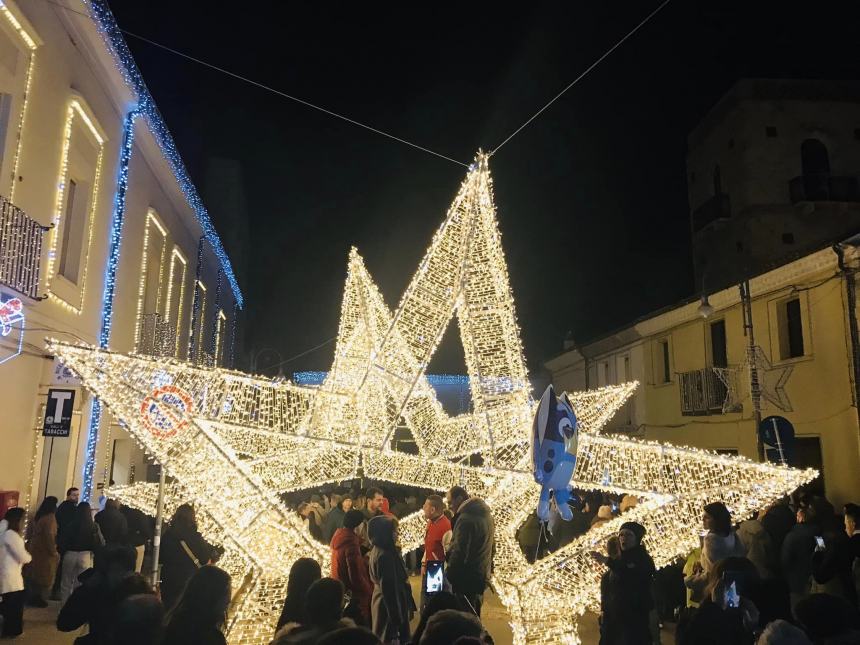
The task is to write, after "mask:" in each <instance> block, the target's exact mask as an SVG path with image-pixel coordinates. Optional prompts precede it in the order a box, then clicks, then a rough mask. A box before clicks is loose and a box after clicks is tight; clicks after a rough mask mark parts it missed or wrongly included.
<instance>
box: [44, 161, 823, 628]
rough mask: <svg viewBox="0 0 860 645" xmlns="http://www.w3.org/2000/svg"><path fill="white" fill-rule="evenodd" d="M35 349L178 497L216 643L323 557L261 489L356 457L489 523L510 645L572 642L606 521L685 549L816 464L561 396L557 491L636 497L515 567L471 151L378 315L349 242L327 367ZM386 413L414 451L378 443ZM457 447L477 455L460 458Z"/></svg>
mask: <svg viewBox="0 0 860 645" xmlns="http://www.w3.org/2000/svg"><path fill="white" fill-rule="evenodd" d="M455 314H456V316H457V322H458V326H459V329H460V336H461V339H462V343H463V347H464V350H465V357H466V366H467V370H468V373H469V377H470V387H471V394H472V402H473V411H472V412H471V413H469V414H462V415H459V416H453V417H452V416H449V415H447V414H446V413H445V412H444V411H443V409H442V406H441V405H440V403H439V402H438V400H437V399H436V396H435V393H434V391H433V388H432V387H431V386H430V384H429V383H428V381H427V378H426V376H425V370H426V368H427V365H428V363H429V361H430V358H431V357H432V356H433V353H434V351H435V349H436V346H437V344H438V342H439V340H440V339H441V337H442V334H443V332H444V330H445V328H446V327H447V325H448V324H449V322H450V321H451V318H452V317H453V316H454V315H455ZM52 347H53V351H54V352H55V353H56V354H57V355H58V356H60V357H61V358H62V360H63V361H64V362H65V363H66V364H67V365H68V366H69V367H70V368H72V369H73V370H74V371H75V372H77V373H78V374H79V375H80V376H81V378H82V380H83V382H84V384H85V385H86V387H88V388H89V389H90V390H91V391H92V392H93V393H94V394H95V395H97V396H98V397H100V398H101V399H102V401H103V402H104V403H105V404H106V405H108V406H109V407H110V409H111V410H112V412H113V414H114V415H115V416H116V417H117V418H118V419H119V420H120V421H121V422H122V423H123V424H124V425H125V426H126V428H127V429H128V431H129V432H130V434H131V435H132V436H133V437H134V438H135V439H136V440H137V441H138V442H139V443H140V445H141V446H142V447H143V448H144V449H145V450H146V451H147V452H148V453H149V454H150V455H151V456H152V457H153V458H154V459H155V460H156V461H157V462H159V463H160V464H162V465H163V467H164V469H165V470H166V472H167V474H169V475H170V476H171V477H172V478H174V479H175V483H174V484H172V485H171V486H170V489H169V491H168V495H167V508H166V512H167V513H168V514H170V513H171V512H172V510H173V509H174V508H175V507H176V505H177V504H179V503H181V502H183V501H191V502H193V503H194V505H195V506H196V508H197V512H198V516H199V518H200V524H201V530H202V531H203V533H204V535H206V537H207V538H208V539H210V540H212V541H214V542H217V543H219V544H222V545H223V546H224V548H225V554H224V557H223V558H222V560H221V561H220V562H219V566H223V567H224V568H226V569H227V570H228V571H229V572H230V573H231V574H232V575H233V579H234V580H239V581H242V583H241V585H236V586H237V587H239V589H238V591H237V593H236V594H235V597H234V602H233V606H232V609H231V612H230V620H229V623H228V627H229V640H230V642H231V643H266V642H268V641H269V639H270V638H271V635H272V632H273V630H274V624H275V621H276V619H277V616H278V614H279V611H280V608H281V605H282V603H283V599H284V595H285V592H286V580H287V575H288V572H289V568H290V566H291V564H292V563H293V562H294V561H295V560H296V558H299V557H302V556H311V557H315V558H317V559H319V560H320V561H321V562H322V563H323V570H324V571H325V570H327V562H328V558H329V554H328V547H326V546H324V545H322V544H320V543H318V542H316V541H314V540H313V539H312V538H311V537H310V535H309V534H308V533H307V530H306V529H305V527H304V525H303V524H302V522H301V521H300V519H299V518H298V517H297V516H296V515H295V514H294V513H292V512H290V511H289V510H287V509H286V508H285V507H284V506H283V504H282V502H281V500H280V499H279V494H280V493H285V492H289V491H296V490H301V489H305V488H310V487H315V486H318V485H321V484H326V483H330V482H339V481H342V480H347V479H350V478H353V477H354V476H356V474H357V473H358V472H359V469H361V471H362V472H363V473H364V476H365V477H368V478H370V479H374V480H384V481H389V482H394V483H399V484H405V485H410V486H420V487H424V488H428V489H433V490H437V491H444V490H446V489H447V488H448V487H450V486H452V485H454V484H459V485H462V486H465V488H466V489H467V490H468V491H469V492H470V493H471V494H473V495H477V496H479V497H482V498H484V499H485V500H486V501H487V503H488V504H489V505H490V507H491V508H492V510H493V513H494V516H495V520H496V535H495V538H496V555H495V561H494V574H493V579H492V584H493V587H494V589H495V591H496V593H497V594H498V595H499V597H500V598H501V600H502V602H503V603H504V604H505V606H506V607H507V609H508V611H509V612H510V617H511V628H512V630H513V634H514V641H515V642H516V643H518V644H522V643H578V642H579V639H578V637H577V631H576V623H577V617H578V616H579V615H580V614H582V612H583V611H585V610H586V609H587V608H595V607H597V605H598V603H599V579H600V575H601V573H602V569H601V565H599V564H597V563H596V562H595V561H594V560H593V559H592V558H590V557H589V555H588V554H589V552H590V551H591V550H593V549H602V547H603V545H604V544H605V542H606V539H607V538H608V536H609V535H610V534H612V533H613V532H615V531H616V530H617V529H618V526H619V525H620V523H621V522H622V521H627V520H635V521H638V522H640V523H642V524H643V525H644V526H645V527H646V528H647V531H648V532H647V535H646V537H645V545H646V546H647V547H648V549H649V551H650V552H651V554H652V555H653V557H654V559H655V561H656V563H657V565H658V566H660V565H664V564H666V563H668V562H670V561H671V560H673V559H674V558H676V557H678V556H679V555H682V554H684V553H686V552H687V551H689V550H690V549H692V548H693V547H695V546H696V545H697V544H698V528H699V525H700V521H699V518H700V515H701V509H702V506H703V505H704V504H706V503H708V502H711V501H716V500H722V501H724V502H725V503H726V504H727V505H728V506H729V507H730V509H731V510H732V511H733V513H734V515H735V517H736V518H738V519H740V518H742V517H745V516H748V515H749V514H750V513H752V512H753V511H754V510H755V509H757V508H759V507H761V506H762V505H764V504H767V503H769V502H771V501H772V500H775V499H776V498H778V497H780V496H782V495H784V494H786V493H787V492H789V491H791V490H793V489H794V488H795V487H797V486H798V485H800V484H802V483H804V482H805V481H807V480H809V479H811V478H812V477H814V476H815V474H816V473H815V472H814V471H811V470H809V471H797V470H791V469H788V468H784V467H780V466H773V465H766V464H759V463H753V462H750V461H748V460H745V459H740V458H731V457H725V456H719V455H715V454H712V453H708V452H703V451H697V450H693V449H688V448H676V447H673V446H668V445H660V444H656V443H647V442H640V441H635V440H632V439H626V438H621V437H609V436H604V435H601V434H599V432H600V429H601V428H602V427H603V425H604V424H606V422H608V421H609V420H610V419H611V418H612V416H613V415H614V414H615V412H616V411H617V410H618V409H619V408H620V407H621V406H622V405H623V403H624V402H625V401H626V400H627V399H628V398H629V396H630V395H631V394H632V393H633V391H634V389H635V388H636V383H627V384H623V385H618V386H610V387H605V388H602V389H600V390H592V391H587V392H578V393H571V394H570V399H571V402H572V404H573V406H574V408H575V410H576V416H577V418H578V419H579V423H580V435H579V445H578V449H577V462H576V468H575V471H574V475H573V480H572V482H571V484H572V485H573V486H575V487H577V488H582V489H595V490H603V491H607V492H612V493H633V494H635V495H638V496H639V497H640V498H641V499H642V501H641V503H640V504H639V505H638V506H637V507H636V508H634V509H633V510H631V511H629V512H628V513H626V514H625V515H624V517H623V519H622V518H618V519H616V520H613V521H610V522H608V523H606V524H604V525H603V526H601V527H598V528H595V529H593V530H591V531H589V532H588V533H587V534H586V535H584V536H582V537H580V538H578V539H577V540H575V541H574V542H572V543H571V544H569V545H567V546H565V547H564V548H562V549H560V550H558V551H556V552H555V553H553V554H551V555H549V556H547V557H545V558H543V559H542V560H540V561H538V562H536V563H534V564H529V563H528V561H527V560H526V559H525V557H524V555H523V553H522V551H521V550H520V547H519V544H518V543H517V540H516V538H515V534H516V531H517V529H518V528H519V527H520V526H521V525H522V523H523V522H524V521H525V519H526V517H527V516H528V514H529V513H530V512H532V511H533V510H534V509H535V506H536V504H537V500H538V493H539V487H538V486H537V484H535V482H534V480H533V478H532V473H531V471H530V458H529V437H530V431H531V422H532V417H533V413H534V402H533V400H532V397H531V392H530V386H529V382H528V377H527V373H526V365H525V360H524V358H523V353H522V347H521V344H520V335H519V328H518V327H517V322H516V316H515V312H514V303H513V298H512V295H511V290H510V285H509V281H508V272H507V266H506V264H505V260H504V254H503V252H502V245H501V238H500V235H499V231H498V225H497V222H496V216H495V209H494V206H493V200H492V186H491V179H490V173H489V169H488V165H487V156H486V155H483V154H479V155H478V157H477V159H476V162H475V164H473V166H472V167H471V168H470V170H469V172H468V174H467V176H466V179H465V180H464V182H463V184H462V185H461V187H460V191H459V192H458V194H457V196H456V198H455V200H454V203H453V205H452V206H451V208H450V210H449V211H448V214H447V217H446V218H445V221H444V222H443V223H442V225H441V226H440V227H439V229H438V230H437V231H436V234H435V235H434V237H433V240H432V242H431V245H430V247H429V249H428V250H427V252H426V254H425V256H424V258H423V259H422V261H421V264H420V265H419V267H418V270H417V272H416V273H415V275H414V277H413V278H412V281H411V283H410V284H409V286H408V287H407V289H406V292H405V293H404V295H403V298H402V300H401V301H400V304H399V306H398V307H397V309H396V310H395V311H394V313H392V312H391V311H390V310H389V309H388V307H387V306H386V305H385V303H384V301H383V299H382V296H381V294H380V293H379V291H378V289H377V288H376V286H375V285H374V283H373V281H372V280H371V278H370V275H369V273H368V272H367V269H366V268H365V266H364V262H363V261H362V259H361V257H360V256H359V255H358V253H357V252H356V251H355V250H353V251H352V252H351V253H350V257H349V269H348V273H347V280H346V288H345V291H344V297H343V303H342V309H341V319H340V325H339V329H338V340H337V346H336V349H335V356H334V361H333V364H332V367H331V369H330V371H329V373H328V376H327V377H326V379H325V381H324V382H323V384H322V385H321V386H319V387H318V388H309V387H302V386H298V385H294V384H292V383H289V382H286V383H284V382H272V381H270V380H267V379H264V378H259V377H254V376H249V375H246V374H242V373H239V372H232V371H227V370H223V369H204V368H200V367H196V366H193V365H191V364H188V363H183V362H179V361H173V360H165V359H162V358H158V359H153V358H148V357H141V356H125V355H120V354H114V353H110V352H107V351H103V350H98V349H95V348H89V347H81V346H73V345H68V344H65V343H60V342H57V341H54V342H53V343H52ZM400 423H405V424H406V426H407V427H408V428H409V429H410V431H411V432H412V435H413V437H414V439H415V442H416V444H417V446H418V454H417V455H409V454H405V453H402V452H398V451H395V450H393V449H392V447H391V446H392V441H391V440H392V435H393V430H394V428H395V426H397V425H398V424H400ZM473 454H479V455H481V457H482V458H483V463H484V465H483V466H481V467H473V466H469V465H467V464H468V463H469V459H468V458H469V456H470V455H473ZM156 493H157V491H156V489H155V487H154V486H153V485H150V484H135V485H133V486H129V487H121V488H114V489H112V492H111V494H112V495H114V496H117V497H119V498H120V499H121V500H122V501H123V502H125V503H126V504H129V505H132V506H136V507H138V508H140V509H142V510H144V511H146V512H149V513H152V512H153V510H154V508H155V498H156ZM424 528H425V521H424V520H423V518H422V516H421V513H420V512H419V513H415V514H413V515H410V516H408V517H406V518H404V519H403V520H402V521H401V522H400V541H401V544H402V546H403V549H404V550H410V549H413V548H415V547H417V546H419V545H420V544H421V543H422V541H423V536H424Z"/></svg>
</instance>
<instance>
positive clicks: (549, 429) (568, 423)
mask: <svg viewBox="0 0 860 645" xmlns="http://www.w3.org/2000/svg"><path fill="white" fill-rule="evenodd" d="M576 447H577V424H576V414H574V412H573V406H571V404H570V400H569V399H568V398H567V395H566V394H562V395H561V397H557V396H556V395H555V391H554V390H553V389H552V385H550V386H548V387H547V388H546V390H545V391H544V393H543V396H542V397H541V398H540V403H539V404H538V408H537V412H536V413H535V420H534V426H533V428H532V466H533V469H534V478H535V481H536V482H537V483H538V484H540V485H541V491H540V501H538V508H537V515H538V517H539V518H540V519H541V520H542V521H546V520H548V519H549V493H550V491H553V493H554V495H555V502H556V505H557V506H558V511H559V513H560V514H561V517H562V518H563V519H565V520H570V519H571V518H572V517H573V512H572V511H571V510H570V506H568V504H567V500H568V499H569V498H570V490H569V489H568V485H569V484H570V478H571V477H572V476H573V467H574V466H575V465H576Z"/></svg>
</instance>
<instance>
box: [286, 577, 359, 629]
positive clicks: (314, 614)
mask: <svg viewBox="0 0 860 645" xmlns="http://www.w3.org/2000/svg"><path fill="white" fill-rule="evenodd" d="M343 592H344V589H343V585H342V584H341V583H340V581H339V580H335V579H334V578H322V579H320V580H317V581H316V582H315V583H313V584H312V585H311V587H310V589H308V595H307V598H306V601H305V608H306V615H307V618H306V620H305V622H304V623H301V624H299V623H288V624H287V625H284V627H282V628H281V630H280V631H279V632H278V633H277V634H276V635H275V640H274V641H273V645H314V644H315V643H317V641H318V640H319V639H320V638H321V637H322V636H324V635H326V634H329V633H331V632H333V631H335V630H336V629H341V628H343V627H354V626H355V624H354V623H353V622H352V621H351V620H349V619H348V618H343V615H342V610H343Z"/></svg>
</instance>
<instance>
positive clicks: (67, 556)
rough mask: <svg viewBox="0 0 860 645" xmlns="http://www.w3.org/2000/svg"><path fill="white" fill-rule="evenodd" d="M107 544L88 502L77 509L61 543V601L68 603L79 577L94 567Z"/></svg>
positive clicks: (79, 505) (82, 503)
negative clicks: (100, 550) (95, 561)
mask: <svg viewBox="0 0 860 645" xmlns="http://www.w3.org/2000/svg"><path fill="white" fill-rule="evenodd" d="M104 544H105V541H104V537H103V536H102V532H101V530H100V529H99V526H98V524H96V523H95V522H94V521H93V513H92V510H91V509H90V505H89V504H88V503H87V502H81V503H80V504H78V505H77V507H75V519H74V520H72V523H71V524H70V525H69V527H68V529H67V530H66V531H65V532H64V534H63V538H62V541H61V543H60V550H61V552H62V553H63V558H62V561H63V564H62V567H63V578H62V580H61V581H60V599H61V600H62V601H63V602H66V601H67V600H68V599H69V596H71V595H72V591H74V590H75V588H76V587H77V586H78V584H79V580H78V576H80V575H81V574H82V573H83V572H84V571H86V570H87V569H89V568H91V567H92V566H93V557H94V554H95V552H96V551H98V550H99V549H101V548H102V547H103V546H104Z"/></svg>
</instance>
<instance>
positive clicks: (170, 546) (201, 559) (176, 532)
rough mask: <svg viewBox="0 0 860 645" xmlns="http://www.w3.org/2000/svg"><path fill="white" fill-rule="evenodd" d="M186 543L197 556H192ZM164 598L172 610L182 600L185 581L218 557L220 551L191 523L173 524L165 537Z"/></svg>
mask: <svg viewBox="0 0 860 645" xmlns="http://www.w3.org/2000/svg"><path fill="white" fill-rule="evenodd" d="M183 543H184V544H185V545H186V546H187V547H188V549H189V550H190V551H191V553H192V554H193V555H194V558H196V560H197V562H195V561H194V559H192V558H191V556H190V555H189V554H188V552H187V551H186V550H185V549H184V548H183V546H182V545H183ZM160 557H161V601H162V603H164V609H165V611H170V610H171V609H172V608H173V606H174V605H175V604H176V601H177V600H179V596H180V594H181V593H182V590H183V589H184V588H185V583H186V582H188V579H189V578H190V577H191V576H193V575H194V572H195V571H197V569H198V568H199V567H202V566H203V565H205V564H207V563H208V562H209V561H210V560H214V559H215V558H217V557H218V552H217V550H216V549H215V547H213V546H212V545H211V544H209V543H208V542H207V541H206V540H204V539H203V536H202V535H200V532H199V531H197V530H195V529H192V528H191V527H185V526H179V527H173V526H171V527H169V528H168V529H167V531H165V532H164V537H162V538H161V554H160Z"/></svg>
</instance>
